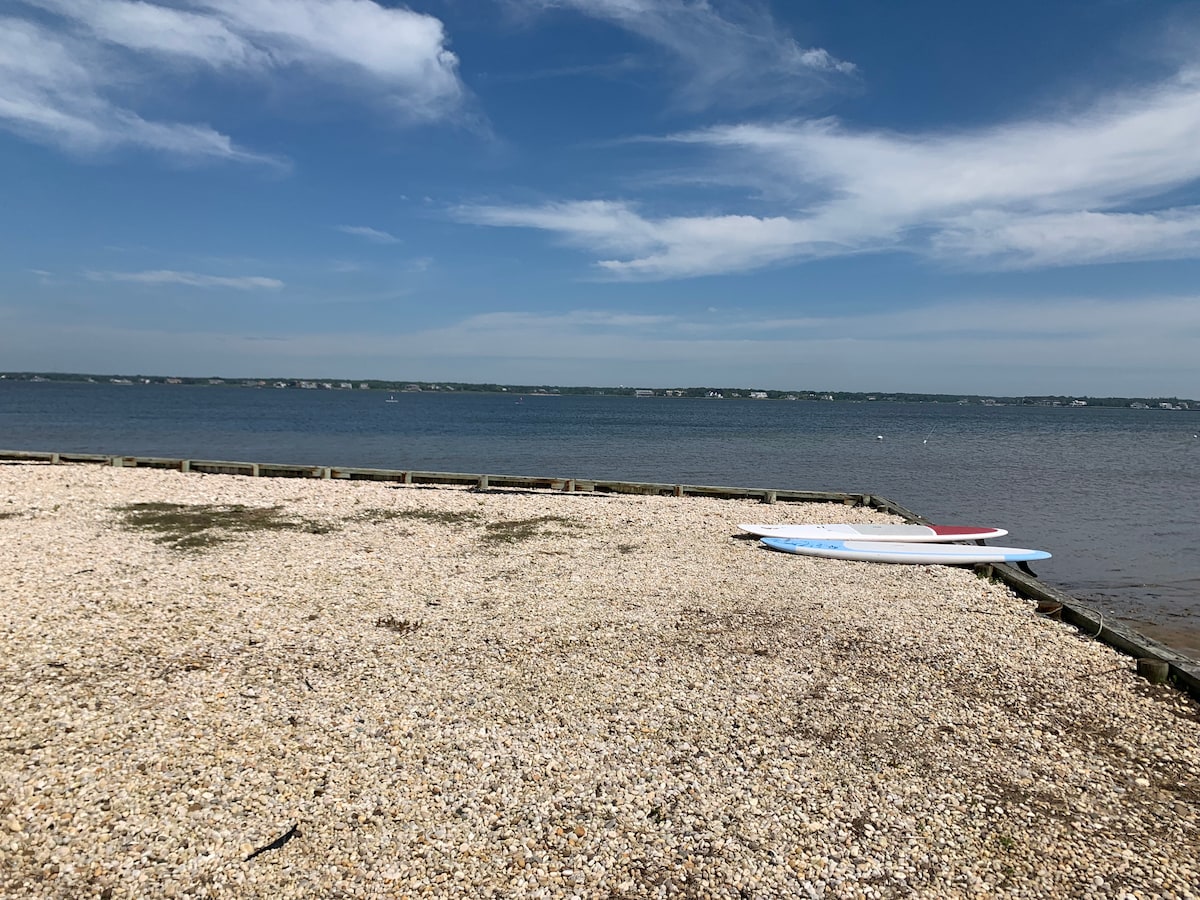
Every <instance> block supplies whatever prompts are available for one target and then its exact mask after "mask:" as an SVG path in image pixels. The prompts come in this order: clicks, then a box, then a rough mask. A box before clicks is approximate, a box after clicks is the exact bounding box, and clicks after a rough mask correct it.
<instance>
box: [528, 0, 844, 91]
mask: <svg viewBox="0 0 1200 900" xmlns="http://www.w3.org/2000/svg"><path fill="white" fill-rule="evenodd" d="M525 3H526V5H527V6H533V7H537V8H568V9H573V10H575V11H577V12H579V13H581V14H583V15H586V16H591V17H592V18H595V19H601V20H603V21H606V22H609V23H611V24H613V25H615V26H617V27H619V28H622V29H625V30H626V31H629V32H630V33H632V34H635V35H637V36H638V37H640V38H642V39H643V40H646V41H648V42H650V43H653V44H656V45H658V46H659V47H661V48H664V49H665V50H666V51H667V52H668V54H669V58H670V59H671V60H673V61H674V63H675V64H676V65H678V66H680V67H682V69H683V70H684V76H683V88H682V95H683V99H684V101H685V102H686V103H687V104H688V105H690V106H693V107H696V108H702V107H706V106H710V105H712V104H715V103H725V104H729V105H734V106H742V107H746V106H752V105H755V104H757V103H760V102H763V101H766V100H779V99H781V98H784V99H786V100H788V102H791V103H794V104H798V103H801V102H804V101H806V100H808V99H810V98H811V97H812V96H814V95H815V94H816V93H819V92H823V91H825V90H827V89H828V83H827V82H828V77H829V76H836V77H845V76H848V75H851V74H853V73H854V72H855V71H856V68H855V66H854V64H853V63H850V62H846V61H844V60H840V59H837V58H836V57H835V56H833V55H832V54H830V53H829V51H827V50H824V49H821V48H818V47H802V46H800V44H799V43H797V42H796V40H795V39H794V38H793V37H791V36H790V35H788V34H786V33H785V32H784V31H783V30H782V29H781V28H780V27H779V25H778V24H777V23H776V22H775V21H774V20H773V19H772V18H771V16H770V14H769V13H768V11H767V10H766V7H765V6H764V5H762V4H758V3H753V2H743V0H724V2H720V3H710V2H691V0H525Z"/></svg>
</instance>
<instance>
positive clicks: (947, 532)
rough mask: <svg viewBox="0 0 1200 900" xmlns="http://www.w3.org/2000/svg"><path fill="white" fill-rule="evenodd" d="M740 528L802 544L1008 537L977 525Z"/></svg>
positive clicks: (919, 541) (757, 526) (972, 539)
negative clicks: (831, 540) (835, 541)
mask: <svg viewBox="0 0 1200 900" xmlns="http://www.w3.org/2000/svg"><path fill="white" fill-rule="evenodd" d="M738 528H740V529H742V531H748V532H750V533H751V534H756V535H758V536H759V537H775V538H796V539H798V540H802V541H823V540H828V539H835V540H846V541H852V540H856V539H861V540H864V541H908V542H909V543H927V542H928V543H934V542H944V541H983V540H987V539H988V538H998V537H1003V536H1004V535H1006V534H1008V532H1007V531H1005V530H1004V529H1003V528H988V527H984V526H978V527H977V526H974V525H753V524H743V525H739V526H738Z"/></svg>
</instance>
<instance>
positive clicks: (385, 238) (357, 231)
mask: <svg viewBox="0 0 1200 900" xmlns="http://www.w3.org/2000/svg"><path fill="white" fill-rule="evenodd" d="M337 230H338V231H340V232H342V233H343V234H352V235H354V236H355V237H361V238H366V239H367V240H368V241H371V242H372V243H375V244H399V243H400V242H401V238H398V237H396V236H395V235H394V234H388V233H387V232H386V231H380V230H379V229H378V228H370V227H368V226H366V225H339V226H337Z"/></svg>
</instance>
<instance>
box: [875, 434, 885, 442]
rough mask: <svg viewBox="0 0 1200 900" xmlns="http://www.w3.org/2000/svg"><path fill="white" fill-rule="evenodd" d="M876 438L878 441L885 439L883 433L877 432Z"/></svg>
mask: <svg viewBox="0 0 1200 900" xmlns="http://www.w3.org/2000/svg"><path fill="white" fill-rule="evenodd" d="M875 440H877V441H882V440H883V435H882V434H877V435H875Z"/></svg>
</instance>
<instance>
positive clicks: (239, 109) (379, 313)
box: [0, 0, 1200, 397]
mask: <svg viewBox="0 0 1200 900" xmlns="http://www.w3.org/2000/svg"><path fill="white" fill-rule="evenodd" d="M0 172H2V173H3V174H2V175H0V370H35V371H88V372H121V373H127V374H135V373H143V374H158V375H172V374H176V375H213V374H219V375H226V376H278V377H302V376H309V377H320V376H328V377H337V376H341V377H347V378H396V379H413V380H417V379H419V380H433V381H496V382H503V383H544V384H603V385H615V384H625V385H648V386H664V387H668V386H692V385H730V386H731V385H738V386H743V387H751V388H754V387H760V388H779V389H820V390H826V389H828V390H880V391H886V390H906V391H927V392H951V393H956V392H962V393H984V394H1090V395H1093V396H1101V395H1125V396H1129V395H1164V396H1168V395H1178V396H1188V397H1196V396H1200V376H1198V372H1200V369H1198V367H1197V364H1196V358H1197V357H1198V356H1200V353H1198V352H1197V347H1198V346H1200V341H1198V340H1197V339H1198V338H1200V302H1198V300H1200V6H1198V5H1197V4H1194V3H1156V2H1153V0H1140V2H1137V0H1128V2H1126V0H1087V2H1082V0H1080V2H1076V0H1060V2H1055V3H1045V2H1037V3H1034V2H1026V0H1010V2H1006V3H1003V4H1001V3H991V4H976V3H962V2H913V3H907V4H900V3H895V2H885V0H840V2H838V3H824V4H815V3H814V4H801V3H785V2H781V0H777V2H774V3H764V2H754V0H709V2H693V0H428V2H414V3H412V4H411V5H408V6H399V5H393V4H389V3H383V2H380V3H377V2H371V0H144V2H133V0H0Z"/></svg>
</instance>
